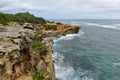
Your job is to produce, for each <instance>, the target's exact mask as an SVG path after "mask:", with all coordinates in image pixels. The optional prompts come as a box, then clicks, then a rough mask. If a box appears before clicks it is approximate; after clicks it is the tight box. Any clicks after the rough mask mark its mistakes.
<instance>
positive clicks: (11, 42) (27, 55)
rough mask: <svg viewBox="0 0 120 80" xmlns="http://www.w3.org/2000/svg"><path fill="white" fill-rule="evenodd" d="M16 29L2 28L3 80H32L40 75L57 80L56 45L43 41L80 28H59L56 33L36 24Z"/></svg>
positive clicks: (0, 79)
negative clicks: (54, 51) (53, 58)
mask: <svg viewBox="0 0 120 80" xmlns="http://www.w3.org/2000/svg"><path fill="white" fill-rule="evenodd" d="M15 26H17V27H10V26H8V27H2V26H0V80H33V76H34V75H35V74H36V73H38V72H41V71H42V72H44V73H46V72H47V73H49V74H48V75H47V78H45V80H56V77H55V71H54V65H53V60H52V53H53V50H52V47H53V41H52V40H42V37H46V36H56V35H58V34H68V33H76V32H78V30H79V27H74V26H67V27H65V26H60V25H58V26H59V28H58V26H57V28H56V29H57V30H45V29H44V26H43V27H42V26H40V25H33V24H19V25H15ZM51 34H52V35H51ZM35 40H39V41H40V42H41V43H42V44H44V46H43V45H41V43H39V45H38V43H37V42H35ZM34 45H35V47H34ZM40 45H41V46H40ZM38 46H39V47H38ZM40 80H41V79H40Z"/></svg>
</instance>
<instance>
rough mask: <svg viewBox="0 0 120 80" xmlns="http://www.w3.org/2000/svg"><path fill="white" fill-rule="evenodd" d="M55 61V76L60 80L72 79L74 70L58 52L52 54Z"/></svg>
mask: <svg viewBox="0 0 120 80" xmlns="http://www.w3.org/2000/svg"><path fill="white" fill-rule="evenodd" d="M53 59H54V61H55V63H54V65H55V72H56V77H57V78H58V79H60V80H72V78H73V75H74V73H75V70H74V69H73V67H71V66H70V65H68V64H67V63H65V62H64V56H63V55H62V54H60V53H58V52H55V53H54V54H53Z"/></svg>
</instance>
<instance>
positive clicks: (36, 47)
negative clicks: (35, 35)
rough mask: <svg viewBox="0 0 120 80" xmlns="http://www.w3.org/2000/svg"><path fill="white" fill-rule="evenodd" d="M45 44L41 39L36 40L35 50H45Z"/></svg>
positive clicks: (34, 42)
mask: <svg viewBox="0 0 120 80" xmlns="http://www.w3.org/2000/svg"><path fill="white" fill-rule="evenodd" d="M44 45H45V44H44V43H42V41H40V40H39V39H35V40H34V41H33V49H38V48H43V47H44Z"/></svg>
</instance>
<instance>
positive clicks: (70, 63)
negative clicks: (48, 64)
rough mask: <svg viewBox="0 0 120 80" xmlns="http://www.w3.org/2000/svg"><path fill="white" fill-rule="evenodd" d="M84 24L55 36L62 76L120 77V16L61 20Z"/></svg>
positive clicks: (73, 79)
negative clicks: (75, 31) (100, 18)
mask: <svg viewBox="0 0 120 80" xmlns="http://www.w3.org/2000/svg"><path fill="white" fill-rule="evenodd" d="M59 21H61V22H64V23H68V24H74V25H79V26H81V27H82V28H81V30H80V31H79V33H78V34H69V35H67V36H62V37H60V38H58V39H56V40H54V42H55V44H54V54H53V58H54V60H55V69H56V76H57V79H58V80H120V20H59Z"/></svg>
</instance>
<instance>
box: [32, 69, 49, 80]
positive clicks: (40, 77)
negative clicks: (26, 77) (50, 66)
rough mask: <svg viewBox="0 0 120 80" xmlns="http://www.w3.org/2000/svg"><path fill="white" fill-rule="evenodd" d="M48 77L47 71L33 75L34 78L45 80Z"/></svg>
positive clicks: (35, 79)
mask: <svg viewBox="0 0 120 80" xmlns="http://www.w3.org/2000/svg"><path fill="white" fill-rule="evenodd" d="M48 78H49V72H43V71H40V72H39V73H36V74H35V75H34V76H33V79H34V80H46V79H48Z"/></svg>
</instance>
